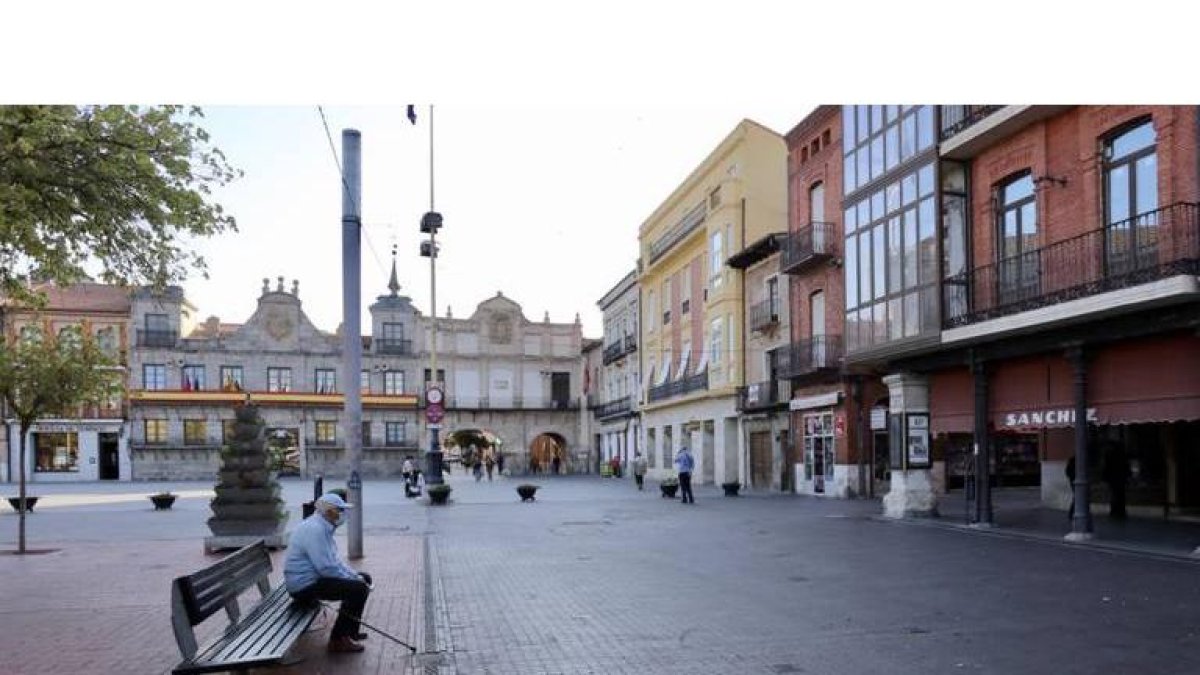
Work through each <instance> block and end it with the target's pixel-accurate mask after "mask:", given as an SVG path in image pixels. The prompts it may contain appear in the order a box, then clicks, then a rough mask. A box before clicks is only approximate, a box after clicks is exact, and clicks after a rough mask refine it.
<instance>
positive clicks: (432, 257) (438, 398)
mask: <svg viewBox="0 0 1200 675" xmlns="http://www.w3.org/2000/svg"><path fill="white" fill-rule="evenodd" d="M440 229H442V214H440V213H438V212H437V211H434V210H433V106H432V105H431V106H429V211H428V212H427V213H425V215H423V216H421V232H422V234H428V235H429V239H428V240H427V241H422V242H421V257H423V258H429V311H430V316H431V319H430V321H431V323H430V327H429V336H430V340H429V382H427V383H426V385H425V424H426V426H427V427H428V428H429V451H428V452H427V453H426V459H427V462H426V468H427V471H426V473H425V476H426V478H425V482H426V483H427V484H429V485H438V484H440V483H442V447H441V443H440V442H439V439H438V432H439V431H440V430H441V428H442V425H441V422H442V416H443V415H444V414H445V408H444V407H443V406H444V405H445V404H444V403H443V399H444V396H445V391H444V389H443V387H444V386H445V385H444V383H442V382H440V381H439V380H438V374H437V372H438V371H437V256H438V245H437V233H438V230H440Z"/></svg>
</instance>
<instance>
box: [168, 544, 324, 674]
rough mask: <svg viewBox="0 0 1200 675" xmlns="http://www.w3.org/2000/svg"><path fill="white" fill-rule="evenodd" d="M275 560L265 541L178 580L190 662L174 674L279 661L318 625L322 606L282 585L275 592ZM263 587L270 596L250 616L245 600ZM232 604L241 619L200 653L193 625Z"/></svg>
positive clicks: (179, 628) (178, 621) (180, 634)
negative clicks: (296, 598)
mask: <svg viewBox="0 0 1200 675" xmlns="http://www.w3.org/2000/svg"><path fill="white" fill-rule="evenodd" d="M270 572H271V558H270V555H269V554H268V553H267V549H266V546H265V545H263V542H261V541H259V542H258V543H255V544H252V545H250V546H247V547H245V548H242V549H241V550H239V551H237V552H236V553H233V554H232V555H230V556H227V557H226V558H224V559H223V560H221V561H219V562H217V563H214V564H213V565H210V566H209V567H206V568H204V569H202V570H200V571H199V572H196V573H195V574H191V575H188V576H184V577H178V578H176V579H175V581H174V582H173V586H174V588H175V590H176V600H175V603H176V604H175V610H174V617H175V618H174V619H173V623H174V624H175V631H176V633H175V635H176V640H177V641H178V642H179V648H180V651H182V652H183V655H184V660H183V662H182V663H180V664H179V665H178V666H176V667H175V669H174V671H173V672H174V673H177V674H183V673H211V672H218V671H227V670H231V669H239V670H240V669H243V668H250V667H253V666H257V665H265V664H269V663H274V662H278V661H279V660H281V659H282V658H283V657H284V656H285V655H286V654H287V651H288V650H289V649H290V648H291V646H292V645H293V644H294V643H295V642H296V640H297V639H299V637H300V636H301V635H302V634H303V633H304V632H305V631H306V630H308V627H309V626H310V625H311V624H312V622H313V620H314V619H315V618H316V616H317V614H318V613H319V611H320V605H318V604H317V603H311V604H307V603H305V604H298V603H295V602H293V601H292V598H291V596H290V595H288V593H287V589H286V588H284V586H283V585H282V584H280V585H278V586H276V587H275V588H273V589H270V590H268V588H269V574H270ZM254 585H258V586H259V589H260V590H262V591H266V595H265V596H264V597H262V598H261V599H260V600H259V601H258V602H257V603H255V604H254V605H253V606H251V607H250V608H249V610H248V611H247V612H246V613H245V614H241V613H240V612H238V611H237V610H238V609H239V608H238V607H237V603H238V598H239V596H240V595H241V594H242V593H243V592H245V591H246V590H247V589H249V588H250V587H251V586H254ZM227 604H229V605H230V607H231V608H232V610H233V611H234V613H235V615H237V619H236V620H235V621H234V623H232V624H230V625H229V626H227V627H226V629H225V632H224V633H223V634H222V635H221V637H220V638H218V639H217V640H216V641H215V642H213V643H212V644H209V645H207V646H204V647H201V648H199V649H197V645H196V642H195V637H194V635H193V633H192V631H191V629H190V628H188V626H196V625H198V624H199V623H201V622H203V621H204V620H205V619H207V618H208V617H209V616H212V615H213V614H215V613H216V612H218V611H220V610H221V609H223V608H225V607H226V605H227Z"/></svg>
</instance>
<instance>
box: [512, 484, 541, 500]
mask: <svg viewBox="0 0 1200 675" xmlns="http://www.w3.org/2000/svg"><path fill="white" fill-rule="evenodd" d="M537 490H538V486H537V485H518V486H517V494H518V495H520V496H521V501H523V502H532V501H534V494H536V493H537Z"/></svg>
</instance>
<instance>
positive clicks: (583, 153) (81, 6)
mask: <svg viewBox="0 0 1200 675" xmlns="http://www.w3.org/2000/svg"><path fill="white" fill-rule="evenodd" d="M1130 7H1131V6H1130V5H1128V3H1125V2H1123V1H1122V0H1096V1H1095V2H1093V3H1088V4H1086V5H1081V4H1079V3H1046V2H1045V1H1044V0H1007V1H1006V2H1005V3H1004V11H996V10H995V8H994V7H993V5H989V4H987V3H975V4H972V3H963V2H961V1H959V0H910V1H909V2H903V3H900V2H894V0H858V1H857V2H854V3H819V4H818V3H787V2H778V1H774V0H738V2H736V3H731V2H729V1H728V0H724V1H722V0H693V1H692V2H689V3H687V4H678V3H648V2H645V1H644V0H637V1H635V0H606V1H605V2H604V3H592V2H587V0H582V1H580V2H570V3H563V2H561V1H554V0H507V1H506V2H503V3H497V2H494V1H490V0H454V2H435V3H372V2H366V1H365V0H342V2H339V3H337V4H336V6H331V5H328V3H316V2H309V1H307V0H291V1H285V0H257V1H256V2H253V3H246V2H244V1H243V0H209V2H207V3H204V4H203V5H202V6H193V5H191V4H188V3H166V4H164V3H162V2H159V1H157V0H108V1H107V2H104V3H95V2H89V1H88V0H40V1H39V2H37V3H17V4H14V6H13V7H10V8H6V11H5V24H6V25H10V26H20V27H21V29H20V30H12V31H9V32H8V33H6V35H5V39H4V40H2V41H0V63H3V64H5V65H4V70H3V75H2V76H0V104H5V103H35V102H36V103H74V104H79V103H157V102H180V103H187V104H197V105H200V106H202V107H203V108H204V109H205V111H206V114H207V119H206V121H205V123H204V126H205V128H207V129H208V131H209V132H210V133H211V135H212V139H213V142H214V143H215V144H216V145H217V146H218V147H219V148H221V149H222V150H223V151H224V152H225V153H226V155H227V156H228V158H229V160H230V162H231V163H232V164H233V165H234V166H235V167H237V168H240V169H242V170H243V171H244V172H245V175H244V177H243V178H241V179H239V180H237V181H235V182H234V183H233V184H231V185H229V186H227V187H225V188H222V189H220V190H218V191H217V193H216V199H217V201H219V202H220V203H222V204H223V205H224V206H225V208H226V209H227V210H228V211H229V212H231V213H232V214H233V215H234V216H235V217H236V218H237V220H238V223H239V229H238V231H237V232H236V233H228V234H225V235H222V236H220V237H217V238H212V239H208V240H201V241H196V242H194V244H195V246H196V248H197V249H198V250H199V251H200V252H201V253H202V254H203V255H205V257H206V258H207V260H208V265H209V272H210V276H209V278H208V279H204V278H201V277H199V276H198V275H193V277H192V278H190V279H189V280H188V281H187V282H186V283H185V290H186V293H187V295H188V297H189V299H190V300H191V301H192V302H193V304H195V305H196V306H197V308H198V310H199V316H200V318H202V319H203V318H205V317H208V316H219V317H220V318H221V320H222V321H225V322H231V323H240V322H243V321H245V320H246V319H247V318H249V316H250V315H251V313H252V312H253V310H254V307H255V300H256V299H257V297H258V295H259V293H260V291H261V288H262V279H263V278H264V277H268V278H270V280H271V282H270V283H271V286H272V287H274V286H275V284H276V277H278V276H283V277H285V283H286V286H287V287H288V288H289V289H290V288H291V283H292V280H298V281H299V282H300V298H301V300H302V301H303V303H304V307H305V310H306V312H307V313H308V314H309V316H310V318H311V319H312V320H313V321H314V323H315V324H316V325H317V326H318V327H319V328H321V329H323V330H327V331H332V330H335V329H336V328H337V326H338V325H339V324H340V322H341V317H342V309H341V293H340V286H341V269H340V264H341V230H340V228H341V196H340V195H341V192H340V190H341V188H340V185H339V177H338V173H337V172H338V169H337V167H336V165H335V163H334V159H333V154H332V153H331V152H330V148H329V141H328V139H327V138H326V135H325V129H324V127H323V126H322V123H321V118H320V115H319V114H318V112H317V106H318V105H320V106H323V107H324V110H325V113H326V118H327V120H328V124H329V128H330V132H331V133H332V134H333V138H334V141H335V148H336V151H337V154H338V155H339V156H340V154H341V130H342V129H344V128H354V129H358V130H359V131H360V132H362V143H363V150H362V155H363V199H362V209H363V221H364V226H363V234H364V238H363V253H362V300H363V302H362V305H363V318H364V325H365V320H366V319H367V318H368V316H369V315H368V314H367V312H366V308H367V307H368V306H369V305H370V303H371V302H372V301H373V299H374V297H375V296H377V295H380V294H383V293H386V284H387V274H388V271H389V270H390V264H391V248H392V246H393V245H395V246H396V247H397V251H398V254H397V258H396V260H397V267H398V274H399V280H400V284H401V286H402V289H401V292H402V293H403V294H405V295H408V296H409V297H411V298H412V300H413V302H414V304H415V305H416V306H417V307H418V308H419V309H420V310H421V311H422V312H423V313H425V314H428V313H429V311H430V288H429V261H428V259H426V258H421V257H419V255H418V246H419V241H420V238H421V235H420V233H419V231H418V227H419V222H420V218H421V215H422V214H423V213H424V212H425V211H427V210H429V207H430V205H429V180H430V162H429V132H430V127H429V122H430V113H429V108H428V106H429V104H430V103H432V104H435V108H434V113H433V120H434V139H433V140H434V151H435V156H434V160H435V161H434V166H433V175H434V187H435V190H434V199H435V201H434V206H435V208H436V210H438V211H439V212H441V213H442V214H443V215H444V219H445V220H444V223H445V226H444V228H443V230H442V232H441V233H440V235H439V241H440V242H441V243H442V249H441V256H440V257H439V259H438V266H437V268H438V274H437V286H438V298H437V313H438V315H439V316H444V315H445V312H446V309H447V306H449V307H451V308H452V309H453V314H454V316H455V317H458V318H463V317H467V316H470V314H471V313H472V311H473V310H474V308H475V307H476V306H477V305H478V304H479V303H481V302H483V301H484V300H486V299H488V298H489V297H492V296H493V295H495V293H496V292H498V291H502V292H503V293H504V294H505V295H506V296H508V297H510V298H512V299H513V300H515V301H516V302H518V303H520V304H521V306H522V308H523V310H524V312H525V316H526V318H527V319H529V320H532V321H540V320H542V317H543V316H544V315H545V314H546V313H547V312H548V313H549V316H550V319H551V320H552V321H555V322H569V321H573V320H574V318H575V315H576V314H577V313H578V314H579V316H580V319H581V322H582V324H583V332H584V335H585V336H588V337H600V336H601V329H602V328H601V314H600V311H599V309H598V308H597V306H596V302H597V301H598V300H599V299H600V297H601V296H602V295H604V293H605V292H606V291H608V290H609V289H610V288H612V287H613V286H614V285H615V284H616V283H618V282H619V281H620V280H621V279H622V278H623V277H624V276H625V275H626V274H627V273H628V272H629V271H630V270H631V269H633V267H634V265H635V262H636V259H637V252H638V249H637V231H638V227H639V225H640V224H641V223H642V222H643V221H644V220H645V219H646V218H647V217H648V216H649V215H650V214H651V213H652V212H653V211H654V209H655V208H656V207H657V206H658V205H660V204H661V203H662V202H663V201H664V200H665V199H666V198H667V197H668V196H669V194H670V193H671V191H672V190H674V189H675V188H676V187H677V186H678V185H679V184H680V183H681V182H682V181H683V180H684V178H686V176H687V175H688V174H689V173H690V172H691V171H692V170H693V169H694V168H695V167H696V166H697V165H698V164H699V163H700V162H701V161H702V160H703V159H704V158H705V156H706V155H707V154H708V153H709V152H710V151H711V150H712V149H713V148H714V147H716V145H717V144H718V143H719V142H720V141H721V139H722V138H724V137H725V135H726V134H728V133H729V132H730V131H731V130H732V129H733V128H734V126H735V125H736V124H737V123H738V122H739V121H740V120H742V119H743V118H749V119H753V120H755V121H756V122H759V123H760V124H763V125H765V126H766V127H768V128H771V129H774V130H775V131H776V132H778V133H781V134H783V133H786V132H787V131H788V130H789V129H790V128H791V127H792V126H794V125H795V124H796V123H798V122H799V121H800V120H802V119H803V118H804V116H805V115H806V114H807V113H808V112H809V111H811V110H812V108H813V107H814V106H815V105H817V104H824V103H1000V102H1012V103H1066V102H1085V103H1121V102H1129V101H1137V102H1153V103H1159V102H1161V103H1195V102H1196V100H1195V89H1194V87H1192V88H1188V87H1185V86H1179V85H1178V83H1177V82H1178V81H1177V80H1173V79H1171V78H1172V77H1173V76H1172V73H1173V72H1175V70H1176V67H1177V66H1178V67H1184V64H1190V63H1191V62H1192V61H1193V60H1194V54H1191V52H1190V45H1191V44H1193V43H1194V39H1193V36H1192V35H1191V32H1192V23H1191V22H1188V21H1183V20H1179V21H1176V20H1173V19H1174V18H1175V17H1177V16H1182V15H1181V14H1180V11H1181V10H1179V9H1178V5H1176V4H1172V3H1170V2H1168V1H1167V0H1141V2H1139V3H1138V4H1137V9H1138V11H1131V10H1130ZM1147 35H1152V36H1153V42H1154V49H1153V50H1152V52H1153V54H1152V57H1147V56H1146V55H1144V54H1142V53H1141V52H1136V53H1134V52H1129V50H1122V49H1115V48H1109V47H1111V45H1114V44H1121V40H1122V39H1124V38H1123V37H1122V36H1147ZM989 46H991V47H994V48H989ZM408 104H415V105H417V106H418V109H417V112H418V121H417V124H416V125H415V126H414V125H411V124H410V123H409V122H408V121H407V119H406V118H405V106H406V105H408Z"/></svg>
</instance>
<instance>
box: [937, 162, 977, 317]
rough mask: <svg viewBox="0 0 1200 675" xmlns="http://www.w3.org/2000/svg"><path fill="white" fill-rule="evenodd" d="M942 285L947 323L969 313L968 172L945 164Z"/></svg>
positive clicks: (949, 163)
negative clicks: (967, 275) (943, 280)
mask: <svg viewBox="0 0 1200 675" xmlns="http://www.w3.org/2000/svg"><path fill="white" fill-rule="evenodd" d="M941 174H942V274H943V276H944V278H945V282H944V283H943V284H942V290H943V293H944V300H943V302H944V307H945V313H946V314H945V318H946V320H947V321H949V320H951V319H952V318H954V317H959V316H963V315H964V314H966V313H967V310H968V302H967V277H966V273H967V255H968V250H969V247H968V243H967V241H968V239H967V238H968V235H969V234H970V230H969V228H968V227H967V170H966V167H965V166H964V165H963V164H960V163H958V162H946V161H944V162H942V169H941Z"/></svg>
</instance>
